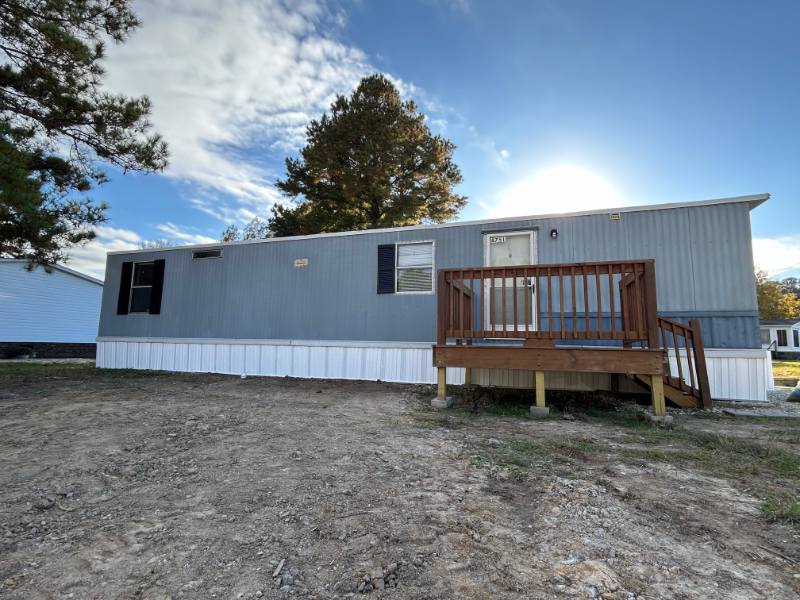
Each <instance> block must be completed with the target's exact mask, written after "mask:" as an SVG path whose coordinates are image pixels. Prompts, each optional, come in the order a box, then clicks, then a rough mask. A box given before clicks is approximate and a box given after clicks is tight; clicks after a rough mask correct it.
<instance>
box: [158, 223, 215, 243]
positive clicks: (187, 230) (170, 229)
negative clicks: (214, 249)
mask: <svg viewBox="0 0 800 600" xmlns="http://www.w3.org/2000/svg"><path fill="white" fill-rule="evenodd" d="M156 229H158V230H159V231H161V232H162V233H164V234H166V236H167V238H168V239H169V240H170V241H173V242H184V243H186V244H213V243H214V242H217V241H219V240H215V239H214V238H211V237H208V236H207V235H201V234H199V233H192V231H197V230H196V229H195V228H194V227H183V226H181V225H175V224H174V223H170V222H167V223H161V224H159V225H156Z"/></svg>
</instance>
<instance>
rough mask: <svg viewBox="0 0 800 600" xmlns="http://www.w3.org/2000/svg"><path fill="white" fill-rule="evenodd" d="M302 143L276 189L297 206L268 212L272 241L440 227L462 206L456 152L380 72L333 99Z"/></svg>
mask: <svg viewBox="0 0 800 600" xmlns="http://www.w3.org/2000/svg"><path fill="white" fill-rule="evenodd" d="M306 138H307V141H306V146H305V147H304V148H303V149H302V150H301V151H300V154H301V157H300V158H296V159H295V158H287V159H286V170H287V177H286V179H285V180H279V181H278V182H277V183H276V187H277V188H278V189H279V190H281V191H282V192H283V193H284V195H286V196H287V197H289V198H291V199H292V200H293V201H294V202H293V205H292V206H282V205H276V206H275V207H274V208H273V210H272V218H271V219H270V222H269V228H270V231H271V232H272V233H273V235H275V236H289V235H303V234H312V233H322V232H329V231H349V230H354V229H371V228H382V227H398V226H404V225H418V224H421V223H425V222H431V223H442V222H445V221H450V220H452V219H454V218H455V217H456V216H457V215H458V213H459V211H460V210H461V209H462V208H463V207H464V206H465V205H466V201H467V199H466V197H464V196H459V195H457V194H454V193H453V188H454V187H455V186H457V185H458V184H459V183H461V180H462V177H461V171H460V170H459V168H458V166H457V165H456V164H455V163H454V162H453V151H454V150H455V146H454V145H453V144H452V143H451V142H450V141H448V140H445V139H442V138H441V136H438V135H436V136H433V135H432V134H431V131H430V129H429V128H428V126H427V125H425V115H423V114H420V113H418V112H417V105H416V104H415V103H414V102H413V101H411V100H409V101H405V102H404V101H403V100H401V98H400V94H399V92H398V91H397V88H395V86H394V85H393V84H392V82H391V81H389V80H388V79H387V78H386V77H385V76H384V75H382V74H376V75H372V76H370V77H365V78H364V79H362V80H361V83H359V85H358V87H357V88H356V90H355V91H354V92H353V93H352V95H351V96H350V98H347V97H345V96H338V97H337V98H336V100H335V101H334V102H333V104H332V105H331V110H330V115H328V114H325V115H323V116H322V118H321V119H320V120H319V121H316V120H314V121H311V124H310V125H309V126H308V128H307V130H306Z"/></svg>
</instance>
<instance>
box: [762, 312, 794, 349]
mask: <svg viewBox="0 0 800 600" xmlns="http://www.w3.org/2000/svg"><path fill="white" fill-rule="evenodd" d="M759 326H760V327H761V347H762V348H764V349H765V350H766V349H769V350H772V351H773V352H776V353H780V354H781V355H784V354H793V355H794V357H795V358H797V357H798V356H800V319H773V320H763V321H759Z"/></svg>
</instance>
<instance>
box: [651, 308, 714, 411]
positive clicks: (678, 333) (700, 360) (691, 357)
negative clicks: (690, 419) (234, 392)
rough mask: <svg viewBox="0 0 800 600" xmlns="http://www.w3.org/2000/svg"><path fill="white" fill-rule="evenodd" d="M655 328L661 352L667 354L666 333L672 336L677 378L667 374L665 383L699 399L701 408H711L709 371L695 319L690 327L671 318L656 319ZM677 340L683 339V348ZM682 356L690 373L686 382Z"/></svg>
mask: <svg viewBox="0 0 800 600" xmlns="http://www.w3.org/2000/svg"><path fill="white" fill-rule="evenodd" d="M658 327H659V330H660V331H661V342H662V347H663V348H664V350H665V351H666V352H667V353H669V343H668V338H667V333H671V334H672V342H673V348H674V349H675V362H676V366H677V370H678V376H677V377H675V376H672V375H668V376H666V377H665V379H666V383H667V384H668V385H670V386H672V387H674V388H676V389H678V390H680V391H681V392H683V393H686V394H690V395H692V396H694V397H695V398H698V399H699V400H700V403H701V405H702V407H703V408H704V409H710V408H711V404H712V401H711V388H710V386H709V383H708V369H707V366H706V356H705V347H704V346H703V332H702V330H701V328H700V321H699V320H698V319H691V320H690V321H689V325H684V324H683V323H679V322H677V321H673V320H672V319H668V318H666V317H662V316H660V315H659V317H658ZM679 338H683V342H684V343H683V348H681V343H680V341H679ZM682 353H685V355H686V363H687V368H688V370H689V372H688V373H687V375H688V378H689V382H688V383H687V381H686V378H685V377H684V374H683V361H682V360H681V354H682Z"/></svg>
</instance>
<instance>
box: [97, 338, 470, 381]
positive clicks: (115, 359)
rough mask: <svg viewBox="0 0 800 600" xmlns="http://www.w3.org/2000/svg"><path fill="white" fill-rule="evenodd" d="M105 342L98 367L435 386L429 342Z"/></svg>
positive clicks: (452, 374)
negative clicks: (397, 343) (366, 344)
mask: <svg viewBox="0 0 800 600" xmlns="http://www.w3.org/2000/svg"><path fill="white" fill-rule="evenodd" d="M205 342H206V341H196V342H195V341H191V342H190V341H183V340H180V341H177V342H168V341H157V342H152V341H102V340H98V342H97V366H98V367H100V368H105V369H151V370H156V371H183V372H190V373H195V372H196V373H229V374H233V375H241V374H242V373H246V374H247V375H264V376H272V377H284V376H289V377H305V378H316V379H364V380H371V381H377V380H378V379H380V380H381V381H393V382H398V383H436V369H435V368H434V367H433V351H432V350H431V345H430V344H414V345H411V344H405V345H403V347H399V348H398V347H390V346H388V345H386V344H381V345H370V346H359V345H356V344H353V343H352V342H343V344H347V345H346V346H335V345H330V343H327V344H324V345H321V344H315V343H313V342H311V343H309V344H308V345H306V344H304V343H303V342H292V343H280V342H279V343H278V344H270V343H267V342H260V343H258V344H247V343H241V342H238V341H232V340H225V341H220V342H217V341H213V342H212V340H207V342H212V343H205ZM447 382H448V383H452V384H456V385H458V384H462V383H464V369H456V368H454V369H447Z"/></svg>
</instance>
